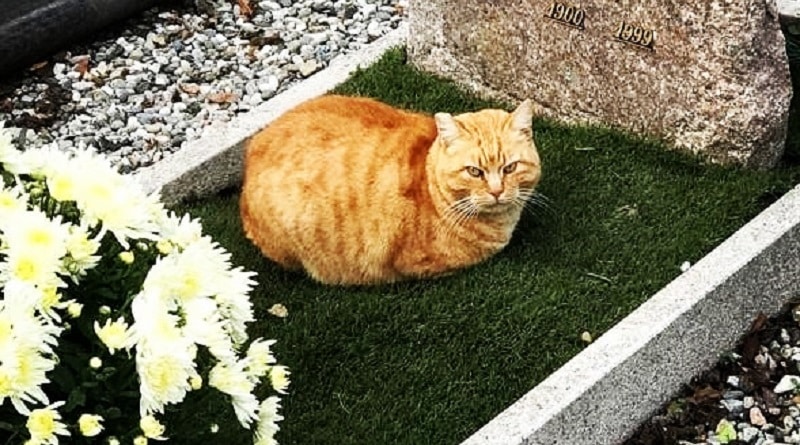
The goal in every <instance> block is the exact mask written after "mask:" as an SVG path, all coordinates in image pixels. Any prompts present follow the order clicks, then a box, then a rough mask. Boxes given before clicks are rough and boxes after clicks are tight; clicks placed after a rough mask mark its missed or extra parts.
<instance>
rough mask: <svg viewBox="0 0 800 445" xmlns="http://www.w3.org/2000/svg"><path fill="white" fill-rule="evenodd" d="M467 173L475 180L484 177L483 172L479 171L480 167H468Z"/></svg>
mask: <svg viewBox="0 0 800 445" xmlns="http://www.w3.org/2000/svg"><path fill="white" fill-rule="evenodd" d="M467 173H469V175H470V176H472V177H473V178H480V177H481V176H483V170H481V169H479V168H478V167H473V166H471V165H468V166H467Z"/></svg>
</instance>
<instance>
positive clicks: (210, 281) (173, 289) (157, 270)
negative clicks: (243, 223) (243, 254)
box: [142, 238, 230, 304]
mask: <svg viewBox="0 0 800 445" xmlns="http://www.w3.org/2000/svg"><path fill="white" fill-rule="evenodd" d="M229 261H230V254H228V253H227V252H225V251H224V250H222V249H221V248H219V247H218V246H217V245H215V244H213V243H212V242H211V241H209V240H207V239H205V238H203V239H201V240H200V241H198V242H196V243H194V244H191V245H189V246H187V247H186V248H185V249H183V250H182V251H174V252H172V253H170V254H169V255H167V256H164V257H162V258H159V259H158V261H156V264H155V265H154V266H153V267H152V268H151V269H150V271H149V272H148V274H147V277H146V278H145V281H144V284H143V285H142V287H143V289H144V291H145V292H146V293H149V294H158V295H161V296H162V298H166V299H176V300H177V301H178V302H179V303H180V304H183V303H185V302H187V301H190V300H192V299H194V298H198V297H209V296H213V295H216V294H217V293H219V292H221V291H222V289H223V286H224V285H225V284H227V279H226V278H227V276H228V270H229V268H230V265H229Z"/></svg>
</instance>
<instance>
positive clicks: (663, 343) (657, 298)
mask: <svg viewBox="0 0 800 445" xmlns="http://www.w3.org/2000/svg"><path fill="white" fill-rule="evenodd" d="M797 252H800V186H797V187H795V188H794V189H793V190H791V191H790V192H789V193H787V194H786V195H784V196H783V197H782V198H781V199H779V200H778V201H777V202H775V203H774V204H773V205H772V206H770V207H769V208H767V209H766V210H764V211H763V212H762V213H760V214H759V215H758V216H756V217H755V218H754V219H753V220H751V221H750V222H748V223H747V224H746V225H745V226H743V227H742V228H740V229H739V230H738V231H737V232H736V233H735V234H733V235H732V236H731V237H729V238H728V239H726V240H725V241H724V242H723V243H722V244H721V245H719V246H718V247H717V248H716V249H714V250H713V251H712V252H710V253H709V254H708V255H706V256H704V257H703V258H702V259H701V260H700V261H698V262H697V263H696V264H695V265H693V266H692V267H691V268H690V269H689V270H688V271H686V272H684V273H683V274H681V275H680V276H679V277H678V278H676V279H675V280H673V281H672V282H671V283H669V284H668V285H667V286H665V287H664V288H662V289H661V290H660V291H658V292H657V293H656V294H655V295H653V296H652V297H650V298H649V299H648V300H647V301H646V302H645V303H643V304H642V305H641V306H639V307H638V308H637V309H636V310H634V311H633V312H632V313H631V314H630V315H628V316H627V317H625V318H624V319H623V320H622V321H620V322H619V323H617V324H616V325H614V326H613V327H612V328H611V329H610V330H609V331H607V332H606V333H605V334H603V335H602V336H601V337H600V338H598V339H597V340H596V341H595V342H594V343H592V344H590V345H589V346H587V347H586V348H585V349H584V350H583V351H582V352H580V353H579V354H578V355H576V356H575V357H573V358H572V359H571V360H570V361H569V362H567V363H566V364H565V365H564V366H562V367H561V368H559V369H558V370H557V371H556V372H554V373H553V374H551V375H550V376H548V377H547V378H546V379H545V380H544V381H543V382H541V383H540V384H539V385H537V386H536V387H535V388H533V389H532V390H531V391H529V392H528V393H526V394H525V395H523V396H522V397H521V398H520V399H518V400H517V401H516V402H515V403H513V404H512V405H511V406H509V407H508V408H506V409H505V410H504V411H503V412H502V413H500V414H499V415H497V416H496V417H495V418H494V419H492V420H491V421H490V422H489V423H488V424H486V425H484V426H483V427H482V428H481V429H480V430H478V431H477V432H475V433H474V434H473V435H472V436H470V437H469V438H468V439H467V440H465V441H464V442H462V444H461V445H478V444H480V445H500V444H503V445H515V444H519V445H523V444H524V445H531V444H570V445H596V444H615V443H620V442H621V441H622V440H624V439H625V438H626V437H627V436H628V435H629V434H631V433H632V432H634V430H635V429H636V428H637V427H638V425H640V424H641V423H642V422H643V421H645V420H647V419H648V418H649V417H650V416H651V415H652V414H654V413H655V411H656V410H657V409H658V408H659V407H660V406H661V405H662V404H664V403H665V402H667V401H668V400H669V398H670V397H671V396H672V395H674V393H675V392H676V391H677V390H678V389H679V388H680V386H681V384H683V383H688V382H689V380H690V379H691V378H692V377H693V376H695V375H697V374H699V373H700V372H701V371H703V370H705V369H709V368H710V367H711V366H713V364H714V363H715V362H716V360H717V359H718V358H719V356H720V354H722V353H724V352H726V351H729V350H730V349H732V348H733V347H734V346H735V343H736V341H738V340H739V339H740V338H741V336H742V335H743V334H744V333H745V332H746V331H747V328H748V326H749V325H750V324H751V323H752V321H753V320H754V319H755V317H756V316H757V315H758V313H759V312H764V313H765V314H767V315H773V314H776V313H777V312H778V311H779V310H780V309H781V307H782V306H783V305H785V304H786V303H787V302H788V301H789V300H790V299H793V298H794V297H796V296H797V295H798V293H800V292H798V285H800V282H799V281H800V279H798V271H800V255H798V254H797ZM579 334H580V333H578V332H576V333H575V336H576V338H577V336H578V335H579Z"/></svg>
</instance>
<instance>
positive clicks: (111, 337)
mask: <svg viewBox="0 0 800 445" xmlns="http://www.w3.org/2000/svg"><path fill="white" fill-rule="evenodd" d="M94 332H95V334H97V337H98V338H100V341H102V342H103V344H104V345H106V347H107V348H108V352H110V353H111V355H114V352H116V351H117V349H125V350H129V349H130V348H132V347H133V346H134V345H135V344H136V335H135V331H134V329H133V327H130V328H129V327H128V323H127V322H126V321H125V317H119V318H117V320H116V321H113V322H112V321H111V320H110V319H109V320H106V323H105V324H104V325H103V326H102V327H101V326H100V324H99V323H97V322H96V321H95V322H94Z"/></svg>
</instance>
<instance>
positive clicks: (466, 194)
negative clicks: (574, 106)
mask: <svg viewBox="0 0 800 445" xmlns="http://www.w3.org/2000/svg"><path fill="white" fill-rule="evenodd" d="M434 118H435V120H436V127H437V130H438V136H437V140H438V142H439V146H440V147H441V149H440V151H439V153H437V156H436V165H435V166H434V168H435V171H436V177H437V182H438V187H439V188H440V190H441V191H442V192H444V194H445V196H447V197H449V198H450V199H451V200H452V202H451V203H449V205H450V206H457V207H458V210H461V211H463V212H465V213H470V214H476V213H477V214H496V213H504V212H509V211H519V210H521V208H522V206H523V205H524V204H525V201H527V200H528V199H529V198H530V197H531V196H532V195H533V193H534V188H535V187H536V185H537V184H538V183H539V178H540V177H541V161H540V159H539V154H538V152H537V150H536V145H535V144H534V142H533V134H532V129H531V121H532V119H533V104H532V103H531V101H530V100H526V101H524V102H522V104H520V105H519V107H517V109H516V110H514V111H513V112H511V113H508V112H505V111H502V110H494V109H487V110H481V111H478V112H474V113H464V114H459V115H456V116H452V115H450V114H447V113H437V114H436V115H435V116H434Z"/></svg>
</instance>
